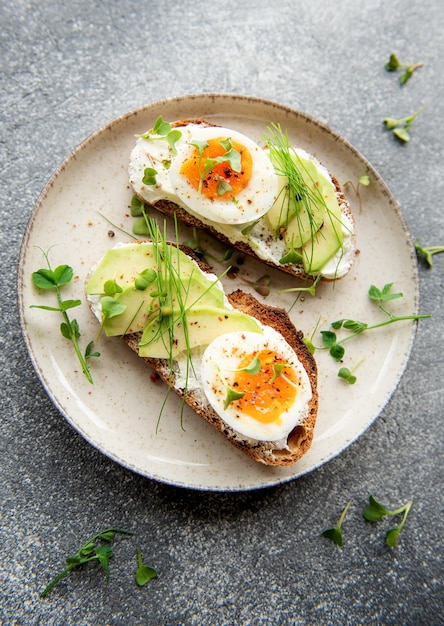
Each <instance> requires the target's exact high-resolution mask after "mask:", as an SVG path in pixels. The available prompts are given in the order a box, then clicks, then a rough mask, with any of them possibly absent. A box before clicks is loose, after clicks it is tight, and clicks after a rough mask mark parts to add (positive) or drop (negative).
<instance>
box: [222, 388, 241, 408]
mask: <svg viewBox="0 0 444 626" xmlns="http://www.w3.org/2000/svg"><path fill="white" fill-rule="evenodd" d="M244 395H245V391H236V390H235V389H233V388H232V387H230V386H229V385H227V386H226V396H225V404H224V411H226V410H227V409H228V407H229V406H230V404H231V403H232V402H235V401H236V400H240V399H241V398H243V397H244Z"/></svg>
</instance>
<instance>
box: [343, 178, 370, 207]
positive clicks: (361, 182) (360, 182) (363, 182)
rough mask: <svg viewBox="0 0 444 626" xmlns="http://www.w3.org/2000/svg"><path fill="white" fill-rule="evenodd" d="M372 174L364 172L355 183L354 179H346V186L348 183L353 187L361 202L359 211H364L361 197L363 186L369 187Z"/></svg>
mask: <svg viewBox="0 0 444 626" xmlns="http://www.w3.org/2000/svg"><path fill="white" fill-rule="evenodd" d="M370 182H371V181H370V176H369V175H368V174H362V176H360V177H359V178H358V182H357V183H356V184H355V183H354V182H353V181H351V180H346V181H345V183H344V187H345V186H346V185H350V187H351V188H352V189H353V191H354V192H355V195H356V197H357V198H358V202H359V212H360V213H361V212H362V197H361V187H368V186H369V185H370Z"/></svg>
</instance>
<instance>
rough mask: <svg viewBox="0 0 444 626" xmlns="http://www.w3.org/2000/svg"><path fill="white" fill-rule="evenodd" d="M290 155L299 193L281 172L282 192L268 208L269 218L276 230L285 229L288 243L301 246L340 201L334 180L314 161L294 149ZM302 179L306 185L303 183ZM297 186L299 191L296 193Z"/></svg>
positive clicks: (313, 234) (296, 246)
mask: <svg viewBox="0 0 444 626" xmlns="http://www.w3.org/2000/svg"><path fill="white" fill-rule="evenodd" d="M289 156H290V157H291V158H290V160H289V161H288V163H287V166H288V167H289V171H288V176H289V177H290V178H291V179H292V180H294V183H295V187H296V189H295V191H294V192H293V196H294V195H295V194H296V197H292V195H291V193H290V189H291V181H290V180H289V178H288V177H287V176H283V175H282V176H279V186H280V189H279V192H280V195H278V197H277V199H276V201H275V203H274V204H273V206H272V207H271V209H270V210H269V211H268V213H267V219H268V222H269V224H270V226H271V228H272V229H273V231H274V232H275V233H280V232H281V231H282V232H283V236H284V239H285V242H286V243H287V245H288V246H291V247H292V248H301V247H302V246H303V245H304V244H305V243H306V242H307V241H309V240H310V239H312V238H313V237H314V236H315V233H316V232H317V231H318V230H319V228H320V227H321V226H322V224H323V223H324V220H325V215H326V212H327V211H330V210H334V209H335V207H337V205H338V203H337V200H336V190H335V187H334V185H333V182H332V181H331V179H330V177H329V176H328V175H327V174H326V173H325V172H324V171H323V170H322V169H320V168H319V167H318V166H317V164H316V163H315V162H314V161H312V160H311V159H309V158H305V157H303V156H301V154H299V153H298V152H295V151H294V150H292V151H291V152H289ZM291 164H292V165H293V167H294V169H293V171H291V167H292V165H291ZM301 182H302V185H303V187H300V185H301ZM298 186H299V189H300V193H297V188H298Z"/></svg>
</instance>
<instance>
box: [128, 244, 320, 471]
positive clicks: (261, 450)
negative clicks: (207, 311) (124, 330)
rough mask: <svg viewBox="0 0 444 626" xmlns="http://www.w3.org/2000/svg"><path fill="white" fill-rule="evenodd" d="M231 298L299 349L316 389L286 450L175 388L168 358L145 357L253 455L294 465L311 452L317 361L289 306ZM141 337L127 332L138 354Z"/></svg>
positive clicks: (240, 295)
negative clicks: (242, 430) (245, 432)
mask: <svg viewBox="0 0 444 626" xmlns="http://www.w3.org/2000/svg"><path fill="white" fill-rule="evenodd" d="M180 248H181V250H182V251H183V252H185V253H186V254H188V255H189V256H190V257H192V258H193V259H194V260H195V261H196V262H197V263H198V264H199V266H200V267H201V269H202V270H203V271H211V270H210V268H209V267H208V266H207V265H206V264H205V263H203V262H202V261H201V260H199V259H198V258H197V257H196V256H195V254H194V253H193V252H192V250H191V249H189V248H188V247H186V246H180ZM227 297H228V300H229V302H230V304H231V305H232V306H233V307H234V308H236V309H237V310H239V311H242V312H243V313H247V314H248V315H251V316H253V317H255V318H256V319H257V320H259V321H260V322H261V323H262V324H264V325H267V326H271V327H272V328H274V329H275V330H276V331H277V332H279V333H281V334H282V336H283V337H284V338H285V339H286V341H287V342H288V343H289V344H290V346H291V347H292V348H293V349H294V351H295V352H296V354H297V356H298V358H299V360H300V361H301V363H302V365H303V366H304V368H305V370H306V372H307V374H308V377H309V380H310V384H311V390H312V398H311V400H310V402H309V407H308V414H307V416H306V418H305V419H304V420H303V423H302V424H299V425H297V426H296V427H295V428H294V429H293V430H292V431H291V433H290V434H289V436H288V438H287V447H286V448H285V449H276V448H275V447H274V445H273V443H272V442H262V441H258V442H256V441H254V442H252V441H248V440H245V439H243V438H242V437H241V436H240V435H238V434H237V433H236V432H235V431H234V430H233V429H232V428H231V427H229V426H228V425H227V424H226V423H225V422H224V421H223V420H222V418H220V417H219V415H218V414H217V413H216V412H215V411H214V410H213V408H212V407H211V405H210V404H209V403H208V402H207V401H206V399H204V397H203V394H202V393H197V392H194V391H189V392H186V393H185V394H184V390H183V389H178V388H176V387H175V385H174V384H175V375H174V374H173V375H172V374H171V370H170V364H169V361H168V360H167V359H152V358H146V357H142V358H143V359H144V361H145V362H146V363H147V364H148V365H149V366H150V367H151V368H153V369H154V370H155V371H156V372H157V373H158V374H159V376H160V378H162V380H163V381H164V382H165V383H167V385H168V386H169V387H170V388H171V389H172V391H174V392H175V393H176V394H177V395H178V396H180V397H183V398H184V400H185V402H186V403H187V404H188V406H190V407H191V408H192V409H193V410H194V411H195V412H196V413H197V414H198V415H200V416H201V417H202V418H203V419H205V420H206V421H207V422H208V423H209V424H211V425H212V426H213V427H214V428H216V430H218V431H219V432H220V433H221V434H222V435H223V436H224V437H225V438H226V439H227V440H228V441H230V442H231V443H232V444H233V445H235V446H236V447H237V448H239V449H240V450H242V452H244V453H245V454H247V455H248V456H249V457H250V458H252V459H254V460H255V461H259V462H261V463H264V464H265V465H281V466H286V465H292V464H293V463H295V462H296V461H297V460H298V459H300V458H301V457H302V456H303V455H304V454H305V453H306V452H307V450H308V449H309V448H310V446H311V443H312V441H313V434H314V427H315V423H316V417H317V413H318V392H317V366H316V361H315V360H314V358H313V356H312V354H311V353H310V351H309V350H308V348H307V347H306V345H305V343H304V342H303V333H302V332H301V331H299V330H297V329H296V328H295V326H294V324H293V322H292V321H291V319H290V317H289V315H288V313H287V312H286V311H285V309H282V308H278V307H274V306H270V305H267V304H263V303H261V302H259V301H258V300H257V299H256V298H255V297H254V296H252V295H251V294H249V293H246V292H244V291H241V290H237V291H235V292H233V293H232V294H229V295H228V296H227ZM140 336H141V334H140V333H134V334H130V335H125V336H124V337H123V340H124V341H125V342H126V344H127V345H128V346H129V347H130V348H131V349H132V350H133V351H134V352H136V353H138V348H139V341H140Z"/></svg>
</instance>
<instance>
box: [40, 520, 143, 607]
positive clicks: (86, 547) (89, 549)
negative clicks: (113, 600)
mask: <svg viewBox="0 0 444 626" xmlns="http://www.w3.org/2000/svg"><path fill="white" fill-rule="evenodd" d="M116 534H121V535H132V534H133V533H132V532H130V531H129V530H123V529H122V528H112V527H111V528H107V529H105V530H102V531H101V532H99V533H97V534H95V535H93V536H92V537H90V538H89V539H88V540H87V541H86V542H85V543H84V544H83V545H82V546H81V547H80V548H79V550H78V551H77V552H76V553H75V554H73V555H72V556H69V557H67V559H66V560H65V562H66V565H67V567H65V569H64V570H63V571H62V572H60V574H58V575H57V576H56V577H55V578H54V580H53V581H52V582H51V583H50V584H49V585H48V586H47V587H46V589H44V590H43V591H42V592H41V594H40V597H41V598H44V597H45V596H47V595H48V593H49V592H50V591H51V589H53V588H54V587H55V586H56V585H57V583H58V582H59V581H60V580H62V578H64V577H65V576H66V575H67V574H69V572H71V571H72V570H73V569H74V568H76V567H79V566H80V565H84V564H85V563H90V562H91V561H94V562H99V563H100V565H101V566H102V569H103V570H104V572H105V574H106V582H107V583H108V580H109V560H110V558H111V557H112V556H113V549H112V548H111V546H110V545H109V543H110V542H111V541H112V540H113V539H114V537H115V535H116Z"/></svg>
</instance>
